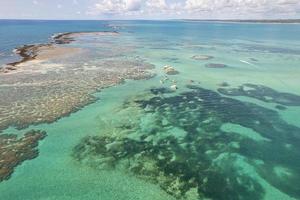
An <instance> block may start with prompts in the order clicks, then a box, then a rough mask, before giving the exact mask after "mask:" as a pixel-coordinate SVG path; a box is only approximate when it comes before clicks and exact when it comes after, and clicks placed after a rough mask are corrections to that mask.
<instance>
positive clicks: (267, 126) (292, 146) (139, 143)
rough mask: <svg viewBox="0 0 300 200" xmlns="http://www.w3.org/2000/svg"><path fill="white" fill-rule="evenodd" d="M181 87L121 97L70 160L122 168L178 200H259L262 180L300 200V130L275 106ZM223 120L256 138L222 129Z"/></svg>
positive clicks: (106, 167)
mask: <svg viewBox="0 0 300 200" xmlns="http://www.w3.org/2000/svg"><path fill="white" fill-rule="evenodd" d="M187 87H188V88H187V91H186V92H183V93H180V94H177V93H170V91H169V90H168V89H163V88H157V89H153V88H152V89H151V90H150V92H149V93H148V95H141V96H137V97H135V98H133V99H130V100H128V101H127V102H125V103H124V106H123V108H122V109H121V110H120V111H119V112H118V113H114V114H113V116H114V118H113V120H112V121H115V122H114V123H104V122H103V123H104V125H103V124H102V127H103V132H102V133H101V135H99V136H90V137H86V138H84V139H83V140H82V141H81V142H80V143H79V144H78V145H77V146H76V147H75V148H74V151H73V157H74V159H76V160H77V161H79V162H80V163H82V164H84V165H88V166H91V167H93V168H95V169H100V170H112V169H115V170H124V171H126V172H128V173H131V174H134V175H135V176H137V177H139V178H142V179H145V180H147V181H151V182H153V183H155V184H158V185H159V186H160V187H161V188H162V189H163V190H164V191H166V192H167V193H169V194H170V195H172V196H174V197H175V198H177V199H202V198H209V199H216V200H220V199H224V200H253V199H257V200H259V199H263V198H264V195H265V188H264V187H263V185H261V179H264V180H265V181H267V182H268V183H269V184H270V185H272V186H273V187H274V188H277V189H278V190H280V191H281V192H283V193H286V194H288V195H289V196H292V197H294V198H300V191H299V188H298V185H299V184H300V169H299V166H300V161H299V160H295V158H299V157H300V145H299V144H300V137H299V133H300V128H298V127H295V126H292V125H290V124H288V123H286V122H285V121H283V120H282V119H281V118H280V116H279V114H278V113H277V112H276V111H274V110H270V109H267V108H264V107H262V106H259V105H256V104H254V103H249V102H242V101H239V100H236V99H232V98H228V97H223V96H221V95H220V94H218V93H217V92H215V91H212V90H207V89H204V88H201V87H199V86H197V85H189V86H187ZM116 119H118V120H116ZM106 121H108V120H106ZM224 124H232V125H239V126H240V127H244V129H250V130H253V131H255V132H256V134H258V135H259V136H260V137H258V136H256V137H257V138H253V137H250V136H251V135H247V134H253V133H251V132H250V133H245V134H243V133H241V132H238V131H237V130H233V131H225V130H223V129H222V127H223V125H224ZM250 169H251V170H250ZM249 172H250V173H249ZM191 196H192V197H191Z"/></svg>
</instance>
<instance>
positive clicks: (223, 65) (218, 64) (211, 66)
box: [205, 63, 228, 68]
mask: <svg viewBox="0 0 300 200" xmlns="http://www.w3.org/2000/svg"><path fill="white" fill-rule="evenodd" d="M205 67H207V68H226V67H228V66H227V65H225V64H222V63H208V64H206V65H205Z"/></svg>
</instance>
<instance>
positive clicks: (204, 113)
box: [0, 21, 300, 200]
mask: <svg viewBox="0 0 300 200" xmlns="http://www.w3.org/2000/svg"><path fill="white" fill-rule="evenodd" d="M20 30H22V32H21V31H20ZM104 30H116V31H118V32H120V33H121V34H120V36H119V37H120V40H119V41H120V42H119V43H120V44H119V45H120V47H122V46H129V45H131V46H133V47H134V51H130V52H128V54H125V55H124V56H127V57H138V58H140V59H143V60H146V61H147V62H149V63H152V64H154V65H155V66H156V68H155V69H154V70H153V72H155V73H156V76H155V77H154V78H151V79H149V80H139V81H132V80H130V81H129V80H128V81H126V83H125V84H123V85H118V86H114V87H111V88H107V89H104V90H102V91H101V92H99V93H96V94H94V95H96V96H97V97H99V100H98V101H97V102H95V103H93V104H90V105H87V106H86V107H84V108H83V109H81V110H80V111H78V112H75V113H73V114H71V115H70V116H68V117H64V118H62V119H60V120H58V121H57V122H54V123H50V124H39V125H32V126H30V127H28V128H27V129H24V130H16V129H14V128H13V127H10V128H9V129H7V130H4V131H3V133H15V134H21V133H24V132H26V130H30V129H40V130H44V131H46V132H47V134H48V136H47V137H46V138H45V139H44V140H43V141H42V142H40V144H39V147H38V149H39V156H38V157H37V158H35V159H34V160H29V161H25V162H24V163H22V165H20V166H18V167H17V168H16V170H15V172H14V173H13V175H12V177H11V178H10V179H9V180H7V181H3V182H1V183H0V198H1V199H7V200H18V199H22V200H23V199H37V200H38V199H45V200H46V199H59V200H67V199H91V200H93V199H107V200H110V199H130V200H131V199H158V200H162V199H164V200H165V199H205V198H206V199H266V200H277V199H278V200H282V199H284V200H285V199H286V200H289V199H299V198H300V191H299V187H298V185H299V184H300V168H299V166H300V161H299V158H300V155H299V152H300V151H299V150H300V149H299V146H300V135H299V134H300V123H299V120H297V118H298V116H300V100H299V99H300V97H299V96H300V89H299V85H300V79H299V77H300V68H299V66H300V42H299V41H300V34H299V33H300V26H299V25H296V24H288V25H287V24H239V23H234V24H231V23H206V22H201V23H195V22H180V21H157V22H156V21H0V44H1V47H2V48H1V50H0V52H1V53H3V54H2V56H1V57H0V63H6V62H7V61H9V60H13V59H16V58H15V56H11V50H12V49H13V48H14V47H16V46H19V45H22V44H30V43H41V42H47V41H48V40H49V37H50V36H51V35H52V34H54V33H57V32H71V31H104ZM21 33H22V36H21ZM71 45H72V44H71ZM80 45H83V46H84V45H86V46H88V47H89V48H92V49H94V50H96V51H99V52H101V44H97V43H92V44H80ZM197 55H209V56H213V58H212V59H210V60H195V59H193V56H197ZM90 59H91V60H90V62H97V61H98V60H97V59H99V58H96V57H95V58H90ZM93 59H94V60H93ZM74 62H76V61H74ZM78 62H79V61H78ZM209 63H217V64H224V65H226V66H227V67H225V68H209V67H206V66H207V64H209ZM165 65H171V66H173V67H174V68H175V69H176V70H177V71H178V72H179V74H178V75H174V76H168V80H165V81H163V82H162V80H164V78H165V73H164V70H163V67H164V66H165ZM120 67H121V66H120ZM174 82H176V85H177V87H178V90H176V91H170V86H172V85H174ZM224 83H226V84H224ZM249 84H250V85H249ZM276 106H277V107H276ZM278 106H281V107H283V108H280V109H278ZM83 138H86V139H85V140H83ZM104 141H105V142H104ZM116 143H117V144H118V145H119V146H117V147H116V148H117V150H111V149H110V148H107V149H105V148H104V149H103V148H101V145H102V146H107V145H108V146H109V145H110V146H112V145H114V144H116ZM82 145H83V146H82ZM97 148H99V149H97ZM95 149H96V150H95ZM108 157H113V158H114V160H113V162H112V163H105V162H102V160H103V159H105V158H108ZM104 164H105V165H109V166H108V167H102V166H103V165H104ZM110 165H111V166H110ZM149 166H150V167H149ZM157 177H158V178H157Z"/></svg>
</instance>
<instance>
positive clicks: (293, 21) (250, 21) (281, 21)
mask: <svg viewBox="0 0 300 200" xmlns="http://www.w3.org/2000/svg"><path fill="white" fill-rule="evenodd" d="M183 20H184V21H194V22H197V21H199V22H237V23H240V22H242V23H280V24H292V23H300V19H245V20H243V19H230V20H222V19H206V20H205V19H203V20H201V19H183Z"/></svg>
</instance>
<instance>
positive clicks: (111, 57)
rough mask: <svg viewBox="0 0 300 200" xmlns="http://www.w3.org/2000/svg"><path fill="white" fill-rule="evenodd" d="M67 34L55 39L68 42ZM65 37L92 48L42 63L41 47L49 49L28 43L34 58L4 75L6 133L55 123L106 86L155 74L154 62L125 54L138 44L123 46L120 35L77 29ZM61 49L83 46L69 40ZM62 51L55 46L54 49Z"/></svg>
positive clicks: (0, 96) (0, 101)
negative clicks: (91, 39)
mask: <svg viewBox="0 0 300 200" xmlns="http://www.w3.org/2000/svg"><path fill="white" fill-rule="evenodd" d="M61 37H62V36H61ZM61 37H59V38H60V39H59V38H56V39H55V40H56V41H57V40H65V39H62V38H61ZM65 37H68V38H69V37H71V38H73V39H74V40H75V39H76V43H78V44H80V45H82V44H84V45H85V47H86V48H82V47H81V46H80V45H79V46H80V47H78V48H80V49H84V50H83V51H80V52H76V54H74V55H72V56H71V57H70V56H68V57H59V58H52V59H50V60H47V61H44V60H42V61H38V59H37V57H39V56H41V55H40V54H39V53H41V52H40V51H36V48H37V49H41V48H46V47H44V46H43V47H41V46H40V45H36V46H27V47H24V48H26V52H27V51H28V53H26V55H27V54H28V56H29V57H30V60H27V61H25V62H23V63H21V64H18V65H17V68H16V70H13V71H11V72H10V73H0V132H1V130H3V129H5V128H7V127H9V126H15V127H16V128H24V127H27V126H28V125H30V124H36V123H45V122H46V123H50V122H53V121H55V120H57V119H59V118H61V117H64V116H67V115H69V114H70V113H72V112H75V111H78V110H79V109H81V108H82V107H83V106H85V105H87V104H90V103H92V102H94V101H96V100H97V99H96V97H94V96H93V95H92V94H93V93H95V92H97V91H100V90H101V89H104V88H107V87H110V86H113V85H116V84H121V83H123V82H124V80H125V79H134V80H136V79H147V78H150V77H152V76H153V74H152V73H151V72H150V70H151V69H153V67H154V66H153V65H152V64H149V63H146V62H144V61H143V60H141V59H137V58H134V57H129V56H126V57H125V56H123V54H124V53H125V52H126V53H128V52H130V51H131V49H132V47H131V46H127V45H123V47H120V43H119V40H118V39H117V38H115V37H117V34H116V33H110V32H104V33H98V32H96V33H76V34H75V33H73V34H68V35H65ZM90 37H95V38H97V40H98V41H97V43H96V42H93V43H89V39H90ZM112 37H113V38H112ZM63 38H64V37H63ZM107 40H109V43H108V42H107ZM63 43H67V42H63ZM49 45H50V47H49V48H50V49H53V48H54V45H53V44H49ZM93 45H101V51H99V53H98V51H95V49H96V50H97V49H98V47H94V46H93ZM56 46H57V45H56ZM47 48H48V47H47ZM61 48H71V49H77V46H76V44H72V47H69V46H68V44H64V45H63V47H61V46H60V47H58V49H61ZM56 50H57V48H56V47H55V48H54V49H53V51H56ZM24 51H25V50H24ZM91 51H92V52H91ZM30 52H32V53H30ZM51 52H52V50H51ZM43 53H44V54H48V53H50V52H49V51H48V50H47V51H43ZM36 54H37V55H36ZM43 56H45V55H43ZM33 58H35V59H34V60H32V59H33ZM95 58H96V60H93V59H95ZM28 59H29V58H28ZM10 67H13V66H10Z"/></svg>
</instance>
